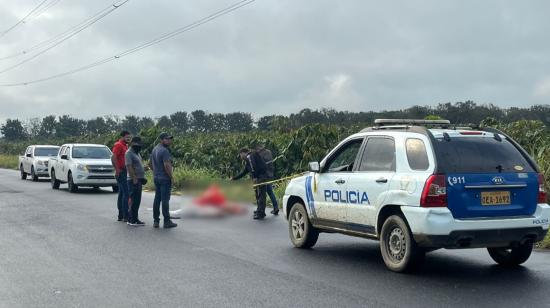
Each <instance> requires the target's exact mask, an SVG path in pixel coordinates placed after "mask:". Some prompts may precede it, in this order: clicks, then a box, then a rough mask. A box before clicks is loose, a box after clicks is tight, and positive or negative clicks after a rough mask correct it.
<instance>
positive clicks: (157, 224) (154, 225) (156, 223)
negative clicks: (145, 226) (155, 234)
mask: <svg viewBox="0 0 550 308" xmlns="http://www.w3.org/2000/svg"><path fill="white" fill-rule="evenodd" d="M158 227H159V222H158V220H155V222H153V228H158Z"/></svg>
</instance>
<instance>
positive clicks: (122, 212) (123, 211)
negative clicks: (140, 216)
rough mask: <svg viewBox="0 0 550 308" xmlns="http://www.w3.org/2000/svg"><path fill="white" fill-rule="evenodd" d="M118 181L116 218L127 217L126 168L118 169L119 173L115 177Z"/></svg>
mask: <svg viewBox="0 0 550 308" xmlns="http://www.w3.org/2000/svg"><path fill="white" fill-rule="evenodd" d="M116 181H117V183H118V200H117V207H118V218H126V219H127V218H128V198H129V193H128V182H127V181H128V174H127V171H126V169H124V170H122V171H120V174H119V175H118V177H117V178H116Z"/></svg>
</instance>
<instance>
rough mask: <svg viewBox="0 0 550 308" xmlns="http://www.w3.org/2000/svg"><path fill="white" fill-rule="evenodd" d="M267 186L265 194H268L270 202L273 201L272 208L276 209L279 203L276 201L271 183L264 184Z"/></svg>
mask: <svg viewBox="0 0 550 308" xmlns="http://www.w3.org/2000/svg"><path fill="white" fill-rule="evenodd" d="M266 186H267V187H266V188H267V195H268V196H269V199H271V203H273V210H274V211H278V210H279V204H278V203H277V197H276V196H275V193H274V192H273V185H272V184H269V185H266Z"/></svg>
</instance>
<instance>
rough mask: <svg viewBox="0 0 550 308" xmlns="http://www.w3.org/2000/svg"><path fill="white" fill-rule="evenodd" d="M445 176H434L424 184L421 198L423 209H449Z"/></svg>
mask: <svg viewBox="0 0 550 308" xmlns="http://www.w3.org/2000/svg"><path fill="white" fill-rule="evenodd" d="M446 185H447V184H446V182H445V175H444V174H432V175H430V177H429V178H428V179H427V180H426V184H424V190H423V191H422V196H421V197H420V206H422V207H447V187H446Z"/></svg>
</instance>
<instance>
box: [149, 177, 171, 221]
mask: <svg viewBox="0 0 550 308" xmlns="http://www.w3.org/2000/svg"><path fill="white" fill-rule="evenodd" d="M154 182H155V201H154V202H153V220H154V221H160V205H161V204H162V217H163V218H164V221H165V222H166V221H169V220H170V194H171V193H172V181H171V180H169V179H168V180H165V179H155V181H154Z"/></svg>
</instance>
